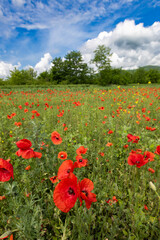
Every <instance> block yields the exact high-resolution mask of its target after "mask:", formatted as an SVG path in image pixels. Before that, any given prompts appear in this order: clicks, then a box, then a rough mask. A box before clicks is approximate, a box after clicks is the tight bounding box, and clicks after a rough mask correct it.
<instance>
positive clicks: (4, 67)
mask: <svg viewBox="0 0 160 240" xmlns="http://www.w3.org/2000/svg"><path fill="white" fill-rule="evenodd" d="M20 66H21V64H20V63H18V64H17V65H12V64H11V63H6V62H3V61H0V78H6V77H7V76H9V75H10V71H12V70H14V68H19V67H20Z"/></svg>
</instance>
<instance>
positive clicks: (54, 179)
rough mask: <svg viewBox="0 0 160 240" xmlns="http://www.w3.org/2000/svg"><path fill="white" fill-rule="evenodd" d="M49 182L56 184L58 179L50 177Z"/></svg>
mask: <svg viewBox="0 0 160 240" xmlns="http://www.w3.org/2000/svg"><path fill="white" fill-rule="evenodd" d="M50 181H51V182H52V183H56V182H58V181H59V180H58V177H57V176H54V177H50Z"/></svg>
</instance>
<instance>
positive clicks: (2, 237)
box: [0, 231, 12, 239]
mask: <svg viewBox="0 0 160 240" xmlns="http://www.w3.org/2000/svg"><path fill="white" fill-rule="evenodd" d="M11 234H12V231H7V232H5V233H3V234H2V235H1V236H0V239H4V238H7V237H8V236H9V235H11Z"/></svg>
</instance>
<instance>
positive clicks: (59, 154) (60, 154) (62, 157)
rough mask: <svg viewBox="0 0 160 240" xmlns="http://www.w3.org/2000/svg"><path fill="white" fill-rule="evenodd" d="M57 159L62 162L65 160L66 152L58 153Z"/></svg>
mask: <svg viewBox="0 0 160 240" xmlns="http://www.w3.org/2000/svg"><path fill="white" fill-rule="evenodd" d="M58 158H59V159H62V160H65V159H67V153H66V152H63V151H62V152H59V153H58Z"/></svg>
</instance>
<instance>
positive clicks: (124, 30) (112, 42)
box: [80, 20, 160, 69]
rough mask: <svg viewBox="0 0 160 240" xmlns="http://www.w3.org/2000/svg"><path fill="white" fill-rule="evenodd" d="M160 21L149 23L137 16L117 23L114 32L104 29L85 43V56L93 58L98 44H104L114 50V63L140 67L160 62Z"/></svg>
mask: <svg viewBox="0 0 160 240" xmlns="http://www.w3.org/2000/svg"><path fill="white" fill-rule="evenodd" d="M159 36H160V22H155V23H154V24H153V25H151V26H149V27H144V25H143V24H142V23H140V24H137V25H136V24H135V22H134V21H133V20H125V21H124V22H120V23H119V24H117V26H116V27H115V29H113V30H112V31H110V32H105V31H104V32H101V33H100V34H99V35H98V36H97V37H96V38H94V39H90V40H88V41H87V42H85V44H84V45H83V46H82V47H81V49H80V50H81V53H82V55H83V59H84V61H86V62H89V61H90V59H92V58H93V55H94V54H93V52H94V50H95V49H96V48H97V46H98V45H102V44H104V45H105V46H106V47H110V48H111V52H112V53H113V55H112V57H111V60H112V63H111V65H112V66H113V67H122V68H124V69H128V68H132V69H133V68H138V67H139V66H144V65H150V64H153V65H160V38H159Z"/></svg>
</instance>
